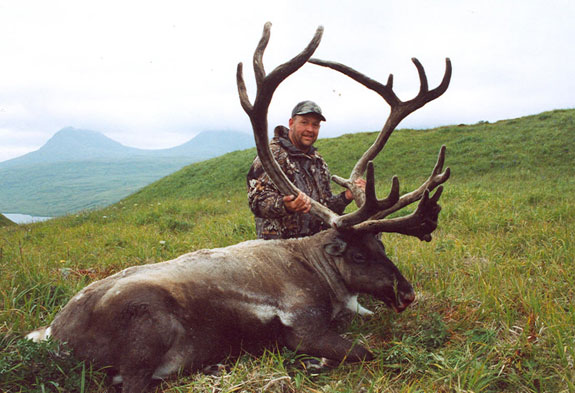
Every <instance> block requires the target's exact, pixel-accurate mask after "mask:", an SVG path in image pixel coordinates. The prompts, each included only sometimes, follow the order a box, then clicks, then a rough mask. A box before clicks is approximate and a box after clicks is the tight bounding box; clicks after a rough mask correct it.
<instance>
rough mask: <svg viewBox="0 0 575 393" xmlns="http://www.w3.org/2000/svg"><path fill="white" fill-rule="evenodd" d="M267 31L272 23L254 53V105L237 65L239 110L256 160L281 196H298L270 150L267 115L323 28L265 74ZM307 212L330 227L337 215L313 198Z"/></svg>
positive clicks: (266, 28) (315, 43) (315, 46)
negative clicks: (247, 126)
mask: <svg viewBox="0 0 575 393" xmlns="http://www.w3.org/2000/svg"><path fill="white" fill-rule="evenodd" d="M270 29H271V23H270V22H267V23H266V24H265V26H264V31H263V34H262V38H261V39H260V41H259V43H258V46H257V48H256V50H255V52H254V58H253V65H254V72H255V76H256V85H257V93H256V98H255V100H254V103H253V105H252V103H251V102H250V100H249V97H248V94H247V90H246V84H245V81H244V78H243V65H242V63H239V64H238V68H237V73H236V79H237V85H238V93H239V96H240V102H241V104H242V108H244V111H245V112H246V113H247V114H248V116H249V118H250V122H251V123H252V128H253V131H254V139H255V142H256V149H257V152H258V157H259V158H260V161H261V163H262V166H263V168H264V170H265V172H266V173H267V175H268V176H269V177H270V179H271V180H272V182H273V183H274V184H275V186H276V187H277V188H278V190H279V191H280V192H281V193H282V194H284V195H298V194H299V193H300V192H301V191H300V190H299V189H298V188H297V187H296V186H295V185H294V184H293V183H292V182H291V181H290V180H289V179H288V177H287V176H286V174H285V173H284V172H283V171H282V169H281V167H280V166H279V164H278V163H277V161H276V160H275V158H274V156H273V154H272V153H271V151H270V148H269V143H268V122H267V114H268V108H269V105H270V103H271V100H272V97H273V93H274V92H275V90H276V89H277V87H278V86H279V84H280V83H281V82H283V81H284V80H285V79H286V78H287V77H288V76H290V75H291V74H293V73H294V72H296V71H297V70H298V69H300V68H301V67H302V66H303V65H304V64H305V63H306V62H307V61H308V60H309V58H310V57H311V56H312V54H313V52H314V51H315V50H316V48H317V47H318V45H319V43H320V41H321V37H322V34H323V27H322V26H319V27H318V28H317V30H316V33H315V35H314V37H313V38H312V40H311V41H310V42H309V44H308V45H307V47H306V48H305V49H304V50H303V51H302V52H300V53H299V54H298V55H296V56H295V57H294V58H292V59H291V60H289V61H287V62H285V63H283V64H281V65H279V66H277V67H276V68H275V69H274V70H273V71H272V72H271V73H270V74H268V75H266V72H265V70H264V66H263V54H264V51H265V49H266V46H267V44H268V42H269V37H270ZM310 212H311V213H312V214H314V215H315V216H317V217H318V218H320V219H321V220H323V221H324V222H326V223H327V224H328V225H330V226H335V221H336V220H337V218H338V217H339V216H338V215H337V214H336V213H334V212H333V211H331V210H330V209H328V208H327V207H325V206H323V205H321V204H320V203H319V202H316V201H314V200H313V199H312V200H311V211H310Z"/></svg>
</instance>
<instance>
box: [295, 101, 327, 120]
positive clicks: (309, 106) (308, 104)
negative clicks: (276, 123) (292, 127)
mask: <svg viewBox="0 0 575 393" xmlns="http://www.w3.org/2000/svg"><path fill="white" fill-rule="evenodd" d="M308 113H315V114H316V115H318V116H319V117H320V118H321V119H322V120H323V121H326V120H325V117H324V116H323V115H322V113H321V108H320V107H319V105H318V104H316V103H315V102H313V101H302V102H300V103H299V104H297V105H296V106H295V107H294V108H293V110H292V111H291V117H292V118H293V117H295V116H297V115H307V114H308Z"/></svg>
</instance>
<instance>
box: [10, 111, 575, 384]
mask: <svg viewBox="0 0 575 393" xmlns="http://www.w3.org/2000/svg"><path fill="white" fill-rule="evenodd" d="M375 136H376V134H375V133H372V132H368V133H361V134H354V135H345V136H342V137H339V138H334V139H325V140H320V141H319V142H318V143H319V149H320V151H321V152H322V153H323V155H324V157H325V159H326V161H327V162H328V164H329V165H330V168H331V169H332V172H333V173H337V174H342V175H345V176H347V174H348V173H349V171H350V170H351V168H352V165H353V163H355V161H356V160H357V158H358V157H359V156H360V155H361V153H363V151H364V150H365V149H366V148H367V147H368V146H369V145H370V144H371V143H372V142H373V140H374V139H375ZM442 144H445V145H446V146H447V157H446V165H447V166H449V167H450V168H451V170H452V177H451V178H450V179H449V181H448V182H447V183H446V184H445V191H444V193H443V195H442V197H441V201H440V203H441V206H442V211H441V213H440V216H439V226H438V228H437V230H436V231H435V232H434V235H433V240H432V241H431V242H430V243H427V242H420V241H418V240H417V239H414V238H408V237H406V236H402V235H395V234H384V235H383V236H382V239H383V242H384V243H385V246H386V250H387V254H388V256H389V257H390V259H392V260H393V261H395V262H396V265H397V266H398V268H399V269H400V270H401V271H402V273H403V274H404V275H405V277H406V278H408V279H409V280H410V281H411V282H412V284H413V286H414V288H415V290H416V293H417V300H416V302H415V303H414V304H412V305H411V306H410V307H409V308H408V309H407V310H406V311H404V312H403V313H401V314H397V313H394V312H393V311H391V310H389V309H388V308H386V307H385V306H384V305H383V304H382V303H381V302H379V301H376V300H374V299H372V298H370V297H369V296H364V297H362V299H361V303H362V304H363V305H365V306H366V307H368V308H370V309H372V310H373V311H375V315H374V316H373V317H371V318H356V319H355V320H354V321H353V323H352V325H351V326H350V327H349V328H347V329H346V330H342V332H345V334H346V336H347V337H348V338H351V339H353V340H358V341H361V342H362V343H363V344H364V345H365V346H367V347H368V348H369V349H370V350H371V351H372V352H373V353H374V355H375V360H374V361H371V362H366V363H361V364H353V365H351V364H350V365H340V366H339V367H337V368H334V369H330V370H323V371H321V372H316V371H314V372H308V371H307V370H305V369H303V368H302V367H300V366H299V365H300V364H301V360H302V356H299V355H296V354H294V353H292V352H290V351H286V350H284V349H281V348H280V349H272V350H271V351H269V352H266V353H265V354H264V355H263V356H261V357H253V356H243V357H241V358H240V359H238V360H237V361H236V360H231V361H229V362H227V363H226V364H227V365H228V366H229V368H228V369H226V371H225V372H223V373H222V374H221V375H217V376H213V375H204V374H201V373H196V372H187V371H183V372H181V373H180V375H179V376H178V378H174V379H169V380H167V381H164V382H162V383H161V384H159V385H157V390H156V391H157V392H158V393H160V392H166V393H167V392H173V391H194V392H199V393H207V392H213V391H222V392H224V391H227V392H232V391H282V392H312V391H314V392H315V391H317V392H319V391H321V392H389V393H395V392H416V391H417V392H483V393H500V392H568V391H572V390H573V386H575V370H574V369H573V359H575V325H574V324H573V321H575V300H574V299H575V291H574V288H575V269H574V268H573V260H575V232H574V231H573V228H574V227H575V154H574V153H575V110H556V111H552V112H546V113H542V114H538V115H534V116H528V117H523V118H519V119H511V120H505V121H499V122H496V123H493V124H489V123H479V124H475V125H461V126H446V127H440V128H435V129H431V130H398V131H397V132H396V133H395V134H394V135H393V136H392V137H391V139H390V141H389V143H388V145H387V146H386V147H385V149H384V151H383V152H382V153H381V154H380V157H378V158H377V159H376V179H377V187H376V188H377V193H378V195H379V196H380V197H382V196H384V195H385V194H387V192H388V191H389V185H390V179H391V176H392V175H394V174H397V175H398V177H399V179H400V184H401V192H402V193H404V192H408V191H411V190H413V189H414V188H415V187H417V186H419V184H421V182H422V181H423V180H424V179H425V178H426V177H427V176H428V174H429V172H430V171H431V168H432V167H433V164H434V162H435V159H436V155H437V152H438V150H439V148H440V146H441V145H442ZM254 155H255V151H254V150H253V149H251V150H246V151H238V152H232V153H228V154H226V155H224V156H221V157H217V158H213V159H210V160H208V161H203V162H199V163H195V164H192V165H190V166H187V167H185V168H183V169H181V170H179V171H178V172H176V173H174V174H172V175H170V176H167V177H165V178H162V179H160V180H158V181H156V182H155V183H153V184H151V185H149V186H147V187H144V188H142V189H141V190H140V191H138V192H136V193H135V194H133V195H131V196H129V197H127V198H125V199H123V200H122V201H120V202H118V203H116V204H114V205H111V206H109V207H107V208H104V209H101V210H96V211H92V212H82V213H78V214H73V215H68V216H66V217H61V218H57V219H54V220H50V221H47V222H42V223H36V224H30V225H22V226H11V227H4V228H0V242H1V243H0V250H1V251H0V268H1V269H2V275H1V276H0V293H1V294H2V300H3V301H2V302H0V307H1V308H0V351H1V354H0V386H2V387H3V389H4V390H6V391H14V392H29V391H30V392H31V391H59V392H64V391H81V390H83V391H89V392H92V393H104V392H106V391H107V389H106V386H107V385H106V384H107V382H106V378H105V375H104V373H103V372H101V371H98V370H93V369H90V368H88V367H84V366H83V365H82V363H77V362H74V361H73V360H67V359H63V358H59V357H55V356H53V355H52V352H50V351H48V350H47V348H51V347H50V346H37V345H32V344H30V343H27V342H25V341H21V340H20V338H21V337H22V334H23V333H25V332H28V331H30V330H31V329H32V328H35V327H38V326H42V325H46V324H47V323H49V322H50V321H51V320H52V319H53V317H54V315H55V314H56V312H57V311H58V310H59V309H60V308H61V307H62V306H63V305H64V304H65V303H66V302H67V301H68V300H69V299H70V298H71V297H72V296H73V295H74V294H75V293H76V292H77V291H78V290H79V289H80V288H83V287H85V286H86V285H87V284H88V283H90V282H92V281H94V280H97V279H100V278H103V277H106V276H108V275H110V274H112V273H115V272H118V271H120V270H121V269H123V268H126V267H128V266H133V265H139V264H145V263H153V262H157V261H164V260H169V259H172V258H175V257H176V256H178V255H182V254H184V253H187V252H190V251H194V250H199V249H202V248H214V247H224V246H227V245H230V244H234V243H238V242H241V241H243V240H247V239H253V238H254V237H255V230H254V225H253V216H252V214H251V212H250V211H249V209H248V207H247V198H246V191H245V174H246V172H247V170H248V168H249V166H250V164H251V161H252V160H253V157H254ZM54 386H56V387H58V388H54V389H53V390H50V389H52V387H54Z"/></svg>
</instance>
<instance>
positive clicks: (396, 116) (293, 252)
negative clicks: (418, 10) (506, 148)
mask: <svg viewBox="0 0 575 393" xmlns="http://www.w3.org/2000/svg"><path fill="white" fill-rule="evenodd" d="M270 26H271V25H270V24H269V23H268V24H266V26H265V27H264V33H263V35H262V38H261V40H260V42H259V44H258V46H257V49H256V51H255V53H254V59H253V64H254V71H255V75H256V82H257V96H256V99H255V100H254V103H253V104H252V103H251V102H250V100H249V99H248V95H247V91H246V86H245V83H244V80H243V76H242V65H241V63H240V64H239V65H238V72H237V84H238V91H239V96H240V102H241V105H242V107H243V108H244V110H245V111H246V113H247V114H248V116H249V118H250V120H251V123H252V126H253V131H254V137H255V140H256V147H257V151H258V156H259V157H260V160H261V162H262V165H263V167H264V169H265V171H266V173H267V174H268V175H269V176H270V178H271V180H272V181H273V183H274V184H275V185H276V187H277V188H278V189H279V190H280V192H281V193H282V194H284V195H297V194H299V193H300V191H299V190H298V189H297V187H296V186H295V185H294V184H293V183H292V182H291V181H290V180H289V179H288V177H287V176H286V175H285V174H284V173H283V172H282V171H281V168H280V167H279V165H278V164H277V162H276V161H275V159H274V157H273V155H272V154H271V152H270V149H269V145H268V134H267V132H268V130H267V111H268V106H269V104H270V102H271V98H272V95H273V92H274V91H275V89H276V88H277V87H278V85H279V84H280V83H281V82H282V81H283V80H285V79H286V78H287V77H288V76H289V75H291V74H293V73H294V72H295V71H297V70H298V69H299V68H300V67H302V66H303V65H304V64H305V63H306V62H310V63H313V64H317V65H320V66H324V67H328V68H332V69H335V70H337V71H339V72H342V73H344V74H345V75H347V76H349V77H351V78H352V79H354V80H356V81H358V82H359V83H361V84H363V85H364V86H366V87H368V88H369V89H371V90H373V91H375V92H376V93H378V94H379V95H380V96H381V97H382V98H383V99H384V100H385V101H386V102H387V103H388V104H389V105H390V107H391V112H390V114H389V117H388V119H387V121H386V122H385V125H384V126H383V129H382V131H381V133H380V134H379V136H378V137H377V139H376V141H375V142H374V144H373V145H372V146H371V147H370V148H369V149H368V150H367V151H366V152H365V153H364V155H363V156H362V157H361V158H360V159H359V161H358V162H357V164H356V165H355V167H354V168H353V170H352V173H351V175H350V177H349V178H348V179H343V178H340V177H335V176H334V181H336V182H337V183H338V184H340V185H342V186H344V187H347V188H349V189H350V190H351V192H352V194H353V197H354V199H355V201H356V203H357V205H358V207H359V208H358V209H357V210H356V211H354V212H352V213H349V214H345V215H342V216H340V215H338V214H336V213H334V212H332V211H331V210H329V209H328V208H326V207H325V206H323V205H321V204H320V203H318V202H316V201H313V200H312V206H311V210H310V214H314V215H315V216H317V217H319V218H320V219H322V220H323V221H324V222H325V223H326V224H327V225H328V226H329V227H330V229H328V230H325V231H323V232H320V233H318V234H316V235H314V236H311V237H309V238H301V239H291V240H252V241H247V242H244V243H240V244H237V245H234V246H230V247H226V248H219V249H212V250H200V251H196V252H193V253H190V254H185V255H182V256H181V257H179V258H177V259H174V260H172V261H167V262H162V263H157V264H150V265H143V266H135V267H131V268H128V269H126V270H123V271H121V272H119V273H117V274H114V275H112V276H110V277H107V278H105V279H103V280H100V281H96V282H94V283H92V284H90V285H89V286H87V287H86V288H85V289H83V290H82V291H80V292H79V293H78V294H77V295H76V296H74V297H73V298H72V299H71V300H70V301H69V302H68V304H67V305H66V306H65V307H64V308H63V309H62V310H61V311H60V312H59V313H58V314H57V315H56V317H55V319H54V321H53V322H52V324H51V325H50V326H49V327H48V328H42V329H39V330H36V331H34V332H32V333H30V334H29V335H28V337H29V338H31V339H36V340H40V339H43V338H46V337H48V336H53V337H54V338H56V339H57V340H60V341H62V342H66V343H67V344H68V345H69V346H70V347H71V348H72V349H73V351H74V354H75V355H76V356H78V357H80V358H82V359H87V360H90V361H93V362H94V363H96V364H97V365H101V366H109V367H110V369H111V370H113V371H114V372H115V373H116V376H117V378H116V381H120V380H121V381H123V392H124V393H140V392H142V391H144V390H145V389H146V387H147V386H148V384H149V383H150V381H151V380H152V378H154V377H155V378H163V377H165V376H167V375H169V374H171V373H174V372H176V371H177V370H178V369H180V368H182V367H189V368H192V369H194V368H200V367H203V366H205V365H209V364H213V363H214V362H217V361H220V360H222V359H223V358H225V357H226V356H228V355H230V354H236V353H239V352H240V351H242V350H248V351H254V350H258V349H261V348H262V347H264V346H265V345H267V344H269V343H279V344H280V345H285V346H287V347H288V348H290V349H292V350H296V351H300V352H303V353H306V354H309V355H312V356H317V357H324V358H327V359H332V360H337V361H342V360H346V361H361V360H369V359H372V357H373V356H372V354H371V353H370V352H369V351H368V350H367V349H366V348H364V347H363V346H361V345H358V344H353V343H352V342H350V341H349V340H347V339H345V338H342V337H340V336H339V335H338V334H337V333H336V332H335V331H334V330H332V328H331V327H330V324H331V322H332V321H333V320H334V318H335V317H336V316H337V315H338V314H339V313H340V312H341V311H342V310H345V309H346V308H347V309H353V311H360V312H367V310H364V309H363V308H361V306H359V304H358V303H357V301H356V296H357V294H358V293H364V294H369V295H372V296H373V297H375V298H377V299H379V300H382V301H383V302H385V304H387V305H388V306H389V307H391V308H393V309H395V310H396V311H398V312H401V311H403V310H404V309H405V308H406V307H407V306H408V305H409V304H410V303H411V302H413V300H414V297H415V296H414V292H413V288H412V286H411V285H410V284H409V282H408V281H407V280H406V279H405V278H404V277H403V276H402V274H401V273H400V272H399V270H398V269H397V267H396V266H395V265H394V264H393V262H391V261H390V260H389V259H388V257H387V256H386V253H385V248H384V246H383V244H382V242H381V240H380V238H379V234H380V233H382V232H389V233H400V234H404V235H409V236H415V237H417V238H419V239H421V240H425V241H430V240H431V233H432V232H433V231H434V230H435V228H436V227H437V219H438V214H439V211H440V207H439V205H438V203H437V202H438V200H439V198H440V195H441V192H442V186H441V184H442V183H444V182H445V181H446V180H447V179H448V178H449V174H450V172H449V168H446V169H445V171H443V164H444V160H445V147H441V149H440V152H439V156H438V159H437V163H436V164H435V167H434V168H433V170H432V173H431V175H430V176H429V178H428V179H427V180H426V181H425V182H424V183H423V184H422V185H421V186H420V187H419V188H417V189H416V190H414V191H412V192H409V193H407V194H404V195H402V196H400V194H399V180H398V179H397V177H394V178H393V180H392V185H391V191H390V193H389V195H388V196H387V197H386V198H385V199H382V200H379V199H378V198H377V197H376V193H375V180H374V168H373V164H372V162H371V161H372V160H373V159H374V158H375V156H376V155H377V154H378V153H379V152H380V151H381V150H382V149H383V147H384V145H385V143H386V142H387V140H388V138H389V136H390V135H391V133H392V132H393V130H394V129H395V127H396V126H397V124H399V122H400V121H401V120H402V119H403V118H404V117H405V116H407V115H408V114H410V113H411V112H413V111H415V110H417V109H418V108H420V107H422V106H423V105H425V104H426V103H428V102H430V101H432V100H434V99H436V98H437V97H439V96H440V95H442V94H443V93H444V92H445V90H446V89H447V87H448V85H449V81H450V78H451V63H450V61H449V59H447V60H446V71H445V75H444V77H443V80H442V82H441V84H440V85H439V86H438V87H436V88H435V89H432V90H429V89H428V84H427V79H426V76H425V71H424V70H423V67H422V66H421V64H420V63H419V62H418V61H417V60H416V59H413V62H414V64H415V66H416V67H417V71H418V74H419V78H420V84H421V87H420V90H419V93H418V94H417V96H416V97H415V98H413V99H411V100H409V101H405V102H404V101H401V100H400V99H399V98H398V97H397V96H396V95H395V93H394V92H393V89H392V85H393V78H392V76H391V75H390V77H389V79H388V83H387V84H386V85H383V84H380V83H379V82H377V81H374V80H372V79H370V78H368V77H366V76H365V75H363V74H361V73H359V72H357V71H355V70H353V69H351V68H349V67H347V66H344V65H342V64H339V63H333V62H328V61H323V60H319V59H312V58H311V55H312V54H313V52H314V51H315V49H316V48H317V46H318V45H319V42H320V39H321V35H322V33H323V29H322V28H321V27H320V28H318V30H317V31H316V34H315V36H314V38H313V39H312V41H311V42H310V43H309V44H308V46H307V47H306V48H305V49H304V50H303V51H302V52H301V53H300V54H299V55H297V56H296V57H294V58H293V59H292V60H290V61H288V62H287V63H284V64H282V65H280V66H278V67H277V68H276V69H274V70H273V71H272V72H271V73H270V74H269V75H266V72H265V70H264V68H263V62H262V57H263V52H264V50H265V47H266V46H267V43H268V40H269V35H270ZM364 175H365V176H366V186H365V190H363V189H360V188H358V187H357V186H356V180H357V179H358V178H360V177H362V176H364ZM436 188H437V191H436V192H435V193H434V194H433V195H431V192H432V191H433V190H434V189H436ZM416 201H419V203H418V205H417V208H416V209H415V211H414V212H413V213H411V214H409V215H407V216H402V217H396V218H386V217H387V216H389V215H390V214H392V213H394V212H396V211H398V210H401V209H402V208H404V207H406V206H408V205H410V204H412V203H414V202H416Z"/></svg>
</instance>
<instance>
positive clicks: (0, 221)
mask: <svg viewBox="0 0 575 393" xmlns="http://www.w3.org/2000/svg"><path fill="white" fill-rule="evenodd" d="M8 225H14V223H13V222H12V221H10V220H9V219H8V218H6V217H4V216H3V215H2V214H0V228H1V227H5V226H8Z"/></svg>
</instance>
